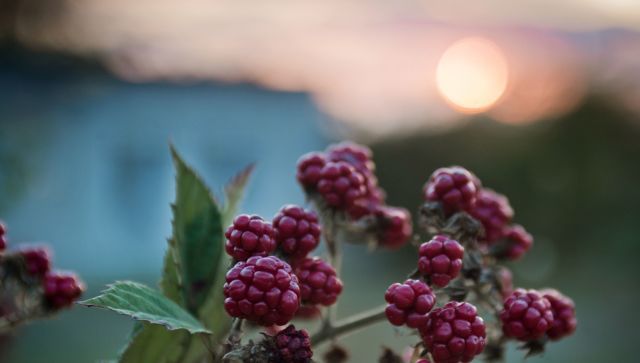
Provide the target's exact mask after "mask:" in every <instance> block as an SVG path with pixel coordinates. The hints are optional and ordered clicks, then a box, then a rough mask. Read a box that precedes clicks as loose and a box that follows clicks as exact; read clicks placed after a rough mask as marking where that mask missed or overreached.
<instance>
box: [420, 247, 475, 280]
mask: <svg viewBox="0 0 640 363" xmlns="http://www.w3.org/2000/svg"><path fill="white" fill-rule="evenodd" d="M418 255H419V259H418V270H420V272H421V273H422V274H423V275H424V276H425V277H426V278H427V279H428V281H430V282H431V283H432V284H434V285H436V286H438V287H445V286H447V284H449V281H451V280H453V279H454V278H456V277H457V276H458V275H459V274H460V270H462V257H463V255H464V247H462V245H461V244H460V243H458V241H456V240H454V239H451V238H449V237H447V236H445V235H437V236H435V237H433V238H432V239H431V240H430V241H429V242H425V243H423V244H422V245H421V246H420V249H419V251H418Z"/></svg>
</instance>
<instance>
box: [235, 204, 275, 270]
mask: <svg viewBox="0 0 640 363" xmlns="http://www.w3.org/2000/svg"><path fill="white" fill-rule="evenodd" d="M224 235H225V237H227V242H226V243H225V245H224V247H225V250H226V251H227V254H229V255H230V256H231V257H233V258H234V259H235V260H236V261H246V260H247V259H249V258H250V257H253V256H260V257H264V256H267V255H269V254H271V253H272V252H273V251H274V250H275V249H276V241H275V232H274V230H273V227H272V226H271V223H269V222H265V221H264V220H263V219H262V218H261V217H259V216H255V215H253V216H249V215H246V214H241V215H239V216H237V217H236V218H235V219H234V220H233V224H232V225H231V226H229V228H227V231H226V232H225V234H224Z"/></svg>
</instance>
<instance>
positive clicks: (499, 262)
mask: <svg viewBox="0 0 640 363" xmlns="http://www.w3.org/2000/svg"><path fill="white" fill-rule="evenodd" d="M171 152H172V155H173V159H174V163H175V167H176V200H175V203H174V204H173V205H172V209H173V233H172V236H171V237H170V238H169V239H168V249H167V253H166V256H165V259H164V267H163V270H162V278H161V281H160V286H159V289H158V290H156V289H153V288H150V287H147V286H145V285H142V284H140V283H136V282H132V281H117V282H115V283H113V284H111V285H109V286H108V288H107V289H106V290H105V291H104V292H103V293H102V294H101V295H99V296H97V297H94V298H91V299H88V300H85V301H82V302H80V304H82V305H85V306H90V307H99V308H105V309H109V310H113V311H115V312H117V313H119V314H124V315H127V316H130V317H131V318H133V319H135V320H137V322H136V324H135V326H134V329H133V332H132V334H131V337H130V340H129V343H128V345H127V346H126V347H125V348H124V350H123V351H122V352H121V353H120V354H119V357H118V360H117V361H118V362H121V363H131V362H136V363H145V362H149V363H199V362H254V363H262V362H277V363H304V362H312V361H313V359H314V356H313V350H314V349H315V348H318V347H319V346H321V345H323V344H325V343H332V344H333V345H332V347H331V349H329V350H328V352H327V353H326V354H325V355H324V357H322V358H320V357H318V356H317V355H316V357H315V361H326V362H331V363H334V362H344V361H346V360H347V359H348V357H349V355H351V356H352V357H353V358H354V359H355V361H358V356H357V352H348V349H347V348H345V347H341V346H339V345H337V344H335V342H336V341H337V340H338V339H339V338H340V337H342V336H344V335H346V334H349V333H353V332H356V331H357V330H360V329H365V328H366V327H368V326H370V325H371V324H374V323H377V322H381V321H384V320H386V321H387V322H388V323H389V324H390V325H392V326H395V327H398V329H407V330H410V331H413V332H415V336H416V343H415V345H413V346H412V347H408V348H409V349H408V350H407V351H406V352H405V354H404V355H400V354H397V353H396V352H393V351H392V350H390V349H385V350H384V351H383V354H382V356H381V357H380V362H412V363H415V362H418V363H425V362H433V363H457V362H470V361H472V360H474V359H476V358H477V359H484V360H485V361H500V360H502V359H503V352H504V349H505V346H506V344H508V343H509V342H513V341H515V342H520V343H519V344H520V345H521V348H522V349H524V350H526V354H527V355H530V354H536V353H539V352H541V351H542V350H543V349H544V346H545V344H547V343H548V342H549V341H556V340H559V339H561V338H563V337H565V336H568V335H570V334H572V333H573V332H574V330H575V329H576V318H575V309H574V304H573V302H572V300H571V299H569V298H568V297H566V296H564V295H562V294H561V293H559V292H558V291H556V290H552V289H545V290H540V291H537V290H525V289H522V288H514V286H513V282H512V277H511V272H510V271H509V269H508V268H507V267H505V266H504V265H503V263H504V262H505V261H514V260H517V259H519V258H521V257H522V255H523V254H525V253H526V252H527V251H528V250H529V249H530V248H531V246H532V244H533V237H532V236H531V235H530V234H529V233H527V231H526V230H525V229H524V228H523V227H522V226H520V225H517V224H514V223H513V219H514V212H513V209H512V208H511V206H510V205H509V201H508V199H507V198H506V197H505V196H503V195H501V194H499V193H497V192H495V191H493V190H490V189H488V188H486V187H484V186H483V185H482V183H481V181H480V179H479V178H478V177H477V176H475V175H474V174H473V173H471V172H470V171H468V170H466V169H464V168H462V167H459V166H452V167H446V168H441V169H438V170H436V171H434V172H433V174H432V175H431V177H430V178H429V179H428V180H427V181H426V184H425V187H424V190H423V201H422V205H421V206H420V208H419V210H418V213H417V216H416V222H417V224H416V226H417V227H419V228H416V229H419V230H420V232H421V233H420V234H417V233H415V234H414V230H413V223H412V216H411V214H410V213H409V212H408V211H407V210H406V209H404V208H400V207H394V206H389V205H387V204H386V202H385V199H386V195H385V192H384V190H383V189H382V188H381V187H380V185H378V181H377V178H376V174H375V164H374V162H373V159H372V154H371V151H370V150H369V149H368V148H366V147H364V146H361V145H358V144H354V143H350V142H345V143H340V144H336V145H332V146H330V147H329V148H327V150H325V151H324V152H312V153H309V154H306V155H303V156H302V157H301V158H300V159H299V161H298V164H297V179H298V182H299V183H300V185H301V186H302V188H303V190H304V192H305V194H306V196H307V199H308V201H309V205H310V206H312V207H313V208H312V209H308V208H305V207H303V206H297V205H288V204H287V205H284V206H283V207H282V208H281V209H280V210H279V211H277V213H276V214H275V217H274V218H273V220H271V221H269V220H266V219H264V218H262V217H260V216H257V215H247V214H239V215H236V212H237V209H238V205H239V203H240V200H241V199H242V195H243V192H244V188H245V186H246V184H247V182H248V180H249V177H250V175H251V172H252V169H253V167H252V166H249V167H247V168H245V169H244V170H242V171H241V172H240V173H239V174H238V175H237V176H235V177H234V178H233V179H232V180H231V182H230V183H229V184H228V185H227V186H226V187H225V189H224V198H221V199H223V200H220V199H218V198H216V197H214V195H213V194H212V193H211V192H210V190H209V189H208V188H207V187H206V186H205V184H204V183H203V181H202V179H201V178H200V177H198V175H197V174H196V173H195V172H194V171H193V170H192V169H191V168H190V167H189V166H187V164H186V163H185V162H184V161H183V160H182V159H181V158H180V156H179V155H178V153H177V152H176V151H175V149H173V148H171ZM224 227H226V229H225V228H224ZM320 243H324V244H325V246H326V251H327V256H315V255H314V254H313V251H314V250H315V249H316V248H317V247H318V245H319V244H320ZM344 243H359V244H363V245H366V246H368V247H370V248H381V249H388V250H393V249H396V248H399V247H401V246H403V245H405V244H407V243H409V244H412V245H414V246H415V249H416V260H415V269H414V270H413V271H407V278H406V280H404V281H398V282H396V283H393V284H392V285H391V286H389V288H388V289H387V290H386V292H384V291H380V302H381V304H383V305H381V306H380V307H379V308H376V309H373V310H368V311H363V312H361V313H360V314H357V315H355V316H352V317H348V318H345V319H343V320H337V319H336V318H335V315H336V314H335V312H336V305H337V302H338V301H339V297H340V294H341V292H342V291H343V288H344V287H343V283H342V281H341V279H340V267H341V263H342V255H341V249H342V248H341V246H342V244H344ZM325 257H326V258H325ZM25 269H26V270H29V271H31V270H33V271H38V273H40V272H39V271H41V270H43V269H41V268H40V265H39V264H38V263H36V262H34V263H29V262H27V263H25ZM363 278H366V276H363ZM45 281H46V280H45ZM63 285H64V284H63ZM346 288H348V286H347V287H346ZM47 289H48V285H47V284H46V283H45V295H46V291H47ZM58 289H59V290H60V291H66V290H65V288H58ZM54 290H55V289H54ZM56 291H58V290H56ZM74 291H75V290H74ZM78 291H79V290H78ZM63 295H64V296H65V299H67V300H65V299H62V298H60V297H57V298H53V299H52V300H49V303H50V304H52V306H54V307H58V306H64V305H66V303H67V302H68V301H69V300H68V299H70V298H71V295H68V294H66V295H65V294H63ZM56 296H57V295H56ZM76 297H77V295H74V296H73V298H76ZM296 319H298V320H309V319H311V320H318V321H320V324H319V326H320V327H319V329H318V331H316V332H313V334H309V333H308V332H307V331H306V330H304V329H297V328H296V327H295V326H294V325H292V324H291V322H292V321H293V320H296ZM256 330H258V331H261V333H262V334H258V335H255V334H254V336H257V337H258V338H257V339H251V340H249V339H247V337H246V335H247V333H248V332H255V331H256ZM380 344H381V345H382V344H383V342H380Z"/></svg>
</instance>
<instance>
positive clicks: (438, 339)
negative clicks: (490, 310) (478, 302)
mask: <svg viewBox="0 0 640 363" xmlns="http://www.w3.org/2000/svg"><path fill="white" fill-rule="evenodd" d="M420 335H421V336H422V340H423V341H424V344H425V345H426V346H427V348H428V349H429V352H430V353H431V356H432V357H433V361H434V362H435V363H458V362H470V361H471V360H472V359H473V358H474V357H475V356H476V355H478V354H480V353H482V351H483V350H484V346H485V339H486V329H485V325H484V321H483V320H482V318H481V317H479V316H478V312H477V309H476V307H475V306H473V305H471V304H469V303H467V302H457V301H450V302H448V303H447V304H446V305H445V306H443V307H441V308H437V309H434V310H433V311H432V312H431V313H430V314H429V319H428V321H427V324H426V325H424V326H423V327H421V328H420Z"/></svg>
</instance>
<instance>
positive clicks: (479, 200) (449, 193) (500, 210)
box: [424, 166, 533, 260]
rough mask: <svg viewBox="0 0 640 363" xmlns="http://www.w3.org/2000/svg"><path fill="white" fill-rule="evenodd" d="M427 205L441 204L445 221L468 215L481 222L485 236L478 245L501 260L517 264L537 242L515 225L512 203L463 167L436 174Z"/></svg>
mask: <svg viewBox="0 0 640 363" xmlns="http://www.w3.org/2000/svg"><path fill="white" fill-rule="evenodd" d="M424 198H425V200H426V201H427V202H437V203H439V204H440V207H441V208H442V212H443V214H444V215H445V217H450V216H451V215H453V214H455V213H458V212H465V213H467V214H469V215H470V216H471V217H473V218H474V219H475V220H477V221H478V222H480V224H481V225H482V227H483V231H484V236H483V238H482V239H481V240H480V241H478V242H480V244H481V245H482V246H483V247H484V248H487V249H489V247H494V248H491V251H492V253H493V254H494V255H495V256H497V257H500V258H507V259H510V260H517V259H519V258H520V257H522V255H524V253H526V252H527V251H528V250H529V249H530V248H531V246H532V244H533V238H532V237H531V235H530V234H529V233H527V232H526V231H525V230H524V228H523V227H522V226H520V225H511V222H512V220H513V216H514V212H513V209H512V208H511V205H510V204H509V199H507V197H505V196H504V195H502V194H500V193H497V192H495V191H493V190H491V189H489V188H483V187H482V183H481V181H480V179H478V177H477V176H475V175H474V174H473V173H471V172H470V171H468V170H467V169H465V168H463V167H460V166H452V167H448V168H440V169H438V170H436V171H434V172H433V174H432V175H431V177H430V178H429V180H428V181H427V183H426V184H425V187H424Z"/></svg>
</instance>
